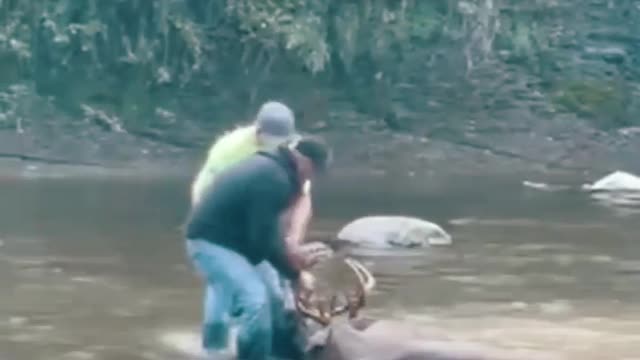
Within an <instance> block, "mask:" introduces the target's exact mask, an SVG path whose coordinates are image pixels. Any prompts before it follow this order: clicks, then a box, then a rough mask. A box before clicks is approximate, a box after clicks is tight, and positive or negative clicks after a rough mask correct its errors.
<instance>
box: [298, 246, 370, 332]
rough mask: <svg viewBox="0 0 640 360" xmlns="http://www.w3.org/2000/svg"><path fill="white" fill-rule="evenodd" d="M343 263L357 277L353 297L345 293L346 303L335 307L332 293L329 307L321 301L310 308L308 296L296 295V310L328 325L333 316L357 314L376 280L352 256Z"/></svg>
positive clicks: (352, 315) (352, 316)
mask: <svg viewBox="0 0 640 360" xmlns="http://www.w3.org/2000/svg"><path fill="white" fill-rule="evenodd" d="M344 261H345V263H346V264H347V265H348V266H349V267H350V268H351V269H352V270H353V271H354V273H355V274H356V276H357V277H358V286H357V289H356V294H355V295H356V296H355V299H353V298H351V297H349V296H348V295H345V297H346V299H345V300H346V304H345V305H342V306H340V307H336V300H337V297H336V296H335V295H334V296H332V297H331V299H330V302H329V304H328V305H329V309H328V311H327V309H326V305H327V304H326V303H321V304H319V306H316V308H315V309H313V310H311V309H310V307H309V306H308V305H309V304H308V298H307V297H305V298H303V297H301V296H298V297H297V299H296V307H297V308H298V311H299V312H300V313H302V314H303V315H305V316H307V317H308V318H310V319H311V320H313V321H315V322H317V323H319V324H321V325H323V326H328V325H329V324H330V323H331V320H332V318H333V317H335V316H338V315H341V314H344V313H348V314H349V318H354V317H356V316H357V314H358V311H359V310H360V309H361V308H362V307H363V306H365V303H366V295H367V293H369V292H370V291H371V290H372V289H373V288H374V287H375V285H376V280H375V278H374V277H373V275H371V273H370V272H369V271H368V270H367V269H366V268H365V267H364V266H363V265H362V264H361V263H360V262H358V261H357V260H355V259H352V258H345V259H344Z"/></svg>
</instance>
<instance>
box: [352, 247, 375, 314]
mask: <svg viewBox="0 0 640 360" xmlns="http://www.w3.org/2000/svg"><path fill="white" fill-rule="evenodd" d="M345 262H346V263H347V265H348V266H349V267H350V268H351V269H352V270H353V271H354V272H355V274H356V276H357V277H358V287H357V289H356V293H355V299H353V300H352V299H349V300H350V301H349V302H348V309H347V310H348V311H349V318H355V317H356V316H358V312H359V311H360V309H361V308H363V307H364V306H365V305H366V295H367V293H369V292H370V291H371V290H372V289H373V288H374V287H375V285H376V280H375V278H374V277H373V275H371V273H370V272H369V270H367V269H366V268H365V267H364V266H363V265H362V264H361V263H360V262H359V261H357V260H355V259H352V258H346V259H345Z"/></svg>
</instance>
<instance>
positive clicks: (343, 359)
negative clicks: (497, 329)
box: [296, 258, 551, 360]
mask: <svg viewBox="0 0 640 360" xmlns="http://www.w3.org/2000/svg"><path fill="white" fill-rule="evenodd" d="M342 264H343V265H342V269H344V265H345V264H346V265H347V267H348V269H351V270H352V273H353V274H354V275H355V276H351V278H355V280H356V284H357V285H356V287H355V289H351V291H349V290H347V291H344V292H343V294H341V295H342V296H338V295H327V294H329V293H330V292H327V291H328V289H329V288H330V285H329V284H328V283H325V284H319V287H318V288H317V289H318V290H321V291H319V292H315V291H314V293H307V294H297V295H296V306H297V308H298V311H299V312H300V313H301V314H302V316H304V317H306V318H307V320H309V321H310V322H311V323H310V324H309V326H308V328H307V330H308V332H309V344H308V346H309V349H308V359H311V360H355V359H358V360H508V359H510V360H515V359H522V360H524V359H526V360H533V359H543V358H544V359H551V358H550V357H548V356H546V355H545V356H544V357H538V356H537V355H533V354H531V353H528V354H526V355H522V354H518V355H517V356H516V354H513V353H504V352H502V351H498V350H497V349H490V348H485V347H480V346H477V345H474V344H467V343H463V342H454V341H424V340H422V339H416V338H415V336H413V335H412V334H410V332H409V331H407V330H408V327H407V325H406V324H405V323H401V322H394V321H387V320H370V319H364V318H360V317H358V312H359V310H360V309H361V308H362V307H363V306H364V305H365V303H366V295H367V294H368V293H370V291H371V290H372V289H373V288H374V287H375V284H376V281H375V278H374V277H373V275H371V273H370V272H369V271H368V270H367V269H366V268H365V267H364V266H363V265H362V264H360V263H359V262H357V261H356V260H354V259H350V258H347V259H344V261H343V262H342ZM323 265H326V267H324V269H323V270H325V271H327V270H328V271H329V272H333V273H334V276H336V275H337V276H338V277H340V280H343V281H344V280H345V279H348V278H349V276H348V275H345V274H344V272H342V274H340V273H341V271H340V270H339V269H340V268H341V266H340V264H339V263H338V262H336V261H334V260H333V259H332V260H330V261H328V262H327V263H326V264H323ZM324 292H327V293H325V294H323V293H324ZM334 293H335V292H334ZM341 314H348V319H346V321H344V320H343V321H336V320H338V319H336V317H337V316H339V315H341ZM314 325H315V326H314Z"/></svg>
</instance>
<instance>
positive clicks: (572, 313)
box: [0, 178, 640, 359]
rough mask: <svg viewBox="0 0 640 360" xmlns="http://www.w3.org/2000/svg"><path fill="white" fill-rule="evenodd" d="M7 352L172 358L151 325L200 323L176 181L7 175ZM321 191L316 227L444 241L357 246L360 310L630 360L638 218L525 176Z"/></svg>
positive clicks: (0, 237) (2, 257) (638, 274)
mask: <svg viewBox="0 0 640 360" xmlns="http://www.w3.org/2000/svg"><path fill="white" fill-rule="evenodd" d="M2 182H4V183H3V184H2V186H0V198H1V199H2V202H0V241H1V242H0V245H1V246H0V285H2V289H3V296H2V297H0V356H3V358H8V359H45V358H46V359H168V358H175V357H171V356H169V355H168V354H169V353H168V349H165V348H163V347H162V346H160V345H159V340H158V338H159V336H160V335H159V334H163V333H165V334H166V333H167V332H171V331H179V330H180V329H189V331H192V332H195V331H197V330H198V326H199V316H200V288H199V282H198V279H197V278H196V277H195V276H194V275H193V274H192V273H191V270H190V268H189V267H188V266H187V262H186V261H185V258H184V253H183V248H182V245H183V244H182V239H181V238H180V231H179V225H180V224H181V222H182V220H183V219H184V216H185V212H186V209H187V204H186V195H187V183H186V180H185V179H182V180H181V179H170V180H164V181H159V180H156V181H154V180H150V179H146V180H136V179H132V178H129V179H124V178H123V179H110V180H97V179H94V180H90V179H50V180H29V181H25V180H16V179H14V180H7V179H4V180H2ZM391 185H392V184H390V183H388V182H385V181H384V180H379V181H367V182H366V183H364V182H362V181H351V182H350V181H342V182H340V181H338V182H336V183H334V184H331V185H328V184H327V185H325V186H318V188H317V189H316V190H317V194H316V199H317V201H316V206H317V208H316V216H317V217H316V219H315V220H314V223H313V228H312V231H311V236H312V237H313V238H314V239H318V240H324V239H328V238H331V237H333V236H335V234H336V233H337V231H338V230H339V228H340V226H342V225H344V224H345V223H347V222H348V221H350V220H352V219H353V218H356V217H358V216H362V215H370V214H382V213H386V214H406V215H412V216H419V217H423V218H427V219H430V220H432V221H436V222H438V223H440V224H443V225H444V227H445V228H446V229H447V230H448V231H450V232H451V233H452V235H453V238H454V244H453V245H452V246H449V247H442V248H431V249H424V250H415V251H410V252H407V251H404V252H396V253H394V254H393V256H390V255H392V254H390V253H385V252H371V251H369V252H362V251H361V252H356V253H355V255H356V256H358V257H361V258H362V259H363V260H364V261H365V263H366V264H368V265H369V266H370V267H371V269H372V270H373V272H374V274H375V275H376V277H377V278H378V287H377V289H376V292H375V294H374V295H373V296H372V299H371V301H370V305H369V309H368V311H369V312H370V313H371V314H372V315H377V316H380V317H393V318H397V319H405V320H406V321H407V323H408V324H414V325H416V326H418V325H420V326H421V327H424V328H425V329H427V330H428V334H429V336H431V337H441V338H443V339H444V338H455V339H464V340H474V341H480V342H484V343H487V344H494V345H499V346H503V347H506V348H526V349H534V350H535V349H543V350H547V351H548V350H553V351H555V352H557V353H558V354H559V355H563V356H566V358H567V359H577V358H580V359H604V358H606V359H625V358H626V359H629V358H632V357H633V356H637V354H638V348H637V344H640V335H639V334H640V305H638V303H639V302H638V300H639V299H640V243H639V242H638V237H637V230H638V228H639V227H640V225H638V223H637V219H638V217H637V216H636V215H635V214H633V213H624V214H620V213H616V212H614V211H611V209H610V208H608V207H606V206H602V204H599V203H598V202H597V201H594V200H593V199H591V198H588V197H586V196H585V195H584V194H580V193H577V192H571V191H568V192H556V193H546V192H537V191H532V190H527V189H524V188H522V186H521V185H520V182H519V181H507V182H504V183H499V182H486V183H485V182H482V181H473V182H471V183H468V184H464V183H460V184H449V185H448V186H447V187H432V188H429V187H428V186H425V187H420V186H422V185H416V186H417V187H419V188H411V187H408V186H403V187H401V188H398V187H395V186H391Z"/></svg>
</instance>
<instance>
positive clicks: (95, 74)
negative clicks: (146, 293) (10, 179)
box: [0, 0, 640, 129]
mask: <svg viewBox="0 0 640 360" xmlns="http://www.w3.org/2000/svg"><path fill="white" fill-rule="evenodd" d="M612 4H613V3H612V2H608V1H604V0H603V1H592V2H590V3H589V4H584V3H583V2H579V1H577V0H575V1H574V0H570V1H565V2H558V1H554V0H535V1H533V0H532V1H528V2H522V1H515V0H466V1H465V0H430V1H420V0H394V1H390V0H386V1H384V0H383V1H372V0H361V1H345V0H324V1H323V0H261V1H254V0H181V1H178V0H110V1H98V0H86V1H77V0H50V1H38V0H20V1H18V0H0V64H1V65H2V66H1V67H0V86H3V87H8V86H11V85H13V84H15V83H18V82H21V81H30V82H33V83H34V84H35V89H36V90H37V92H38V93H39V94H41V95H45V96H48V95H52V96H54V98H55V100H56V102H57V104H58V106H59V107H61V108H63V109H65V110H67V111H70V112H77V113H81V112H82V111H84V112H85V113H86V111H87V107H89V108H94V107H99V108H100V109H102V110H101V111H106V112H109V113H112V114H117V116H119V117H120V118H122V119H123V120H124V121H125V123H126V127H127V128H130V129H134V128H139V129H143V128H149V127H150V126H151V127H153V126H156V127H161V126H169V123H170V122H171V121H174V120H169V119H175V117H171V116H169V117H168V116H160V115H158V114H166V111H168V110H171V111H173V112H180V113H181V116H182V117H185V118H196V119H198V120H209V117H210V115H209V114H210V113H218V114H222V113H223V112H224V111H225V109H228V108H232V107H234V106H235V107H237V108H241V109H242V108H247V105H254V103H255V102H256V101H259V100H261V99H263V98H265V97H273V96H279V97H285V98H292V99H294V100H292V101H293V102H294V103H295V102H296V101H297V100H295V97H296V95H298V94H300V93H301V92H306V93H310V92H311V91H308V89H311V88H314V87H321V88H323V89H328V91H329V92H331V93H332V94H333V93H339V94H341V96H342V97H343V98H345V99H347V101H348V102H349V103H351V104H353V105H354V106H355V108H356V109H357V110H358V111H364V112H369V113H373V114H376V115H378V116H382V117H385V116H387V115H388V113H389V112H391V113H393V114H397V113H400V114H402V113H408V114H411V113H414V114H415V113H419V112H425V111H433V108H434V107H436V108H437V107H438V106H440V107H444V108H447V106H449V105H450V104H447V101H451V102H455V101H461V100H462V99H465V101H466V102H468V103H470V104H471V103H472V102H473V99H476V98H475V97H474V96H475V95H477V94H478V92H482V91H485V90H487V89H489V92H493V93H492V94H491V97H490V98H487V97H486V96H484V95H483V96H481V97H480V98H477V99H478V100H477V103H478V104H477V106H483V104H487V103H497V102H499V99H497V97H499V96H500V94H501V91H504V92H507V91H512V90H513V87H512V86H511V85H512V83H513V81H511V83H509V84H508V85H509V86H505V83H504V82H500V81H498V80H496V79H497V78H501V77H500V76H499V75H497V74H499V72H502V73H503V74H504V73H509V72H511V73H515V74H518V76H520V77H521V78H523V79H524V80H523V81H525V82H526V81H529V80H527V79H528V77H529V76H534V77H535V78H536V81H539V82H540V88H541V89H549V91H552V90H557V89H558V87H559V86H560V87H561V86H562V81H564V77H567V81H569V80H570V81H572V82H571V83H572V84H573V83H574V82H575V81H574V80H575V79H577V78H580V77H581V76H584V74H585V70H584V66H582V63H576V62H575V61H573V60H572V59H571V58H572V57H574V58H575V52H571V51H569V50H567V49H572V48H573V49H577V48H583V49H584V48H585V47H588V46H592V47H593V46H596V47H597V45H589V42H591V43H594V42H595V40H594V36H595V35H594V32H593V31H592V30H593V28H594V27H597V26H600V25H602V26H601V29H603V30H602V31H600V34H601V35H602V34H604V33H607V34H614V35H610V37H609V39H608V40H609V41H611V42H615V43H616V46H620V48H621V49H622V50H621V53H622V55H620V56H622V57H623V60H622V61H623V62H622V63H618V64H613V63H614V62H612V61H605V62H603V63H602V64H601V65H594V66H600V68H598V69H597V70H595V71H591V73H590V76H592V77H595V78H597V77H602V76H604V77H606V76H610V75H611V73H612V71H613V72H615V73H616V74H617V75H620V76H622V77H624V78H625V79H626V80H629V79H632V80H635V79H637V77H638V74H637V71H636V70H633V69H636V68H637V66H636V65H637V62H638V58H637V56H636V55H634V54H637V52H640V50H638V49H637V45H636V47H635V48H633V49H631V48H630V47H632V45H630V44H632V43H633V41H634V40H637V39H635V38H633V35H627V39H621V38H615V36H617V35H615V34H624V33H627V34H638V33H639V32H638V31H635V32H634V29H635V30H638V29H637V27H638V25H637V24H639V23H640V21H639V19H640V15H639V14H638V13H639V11H638V8H637V2H634V1H632V0H621V1H619V2H616V3H615V4H613V5H612ZM594 14H595V15H594ZM576 16H577V17H576ZM589 17H590V18H589ZM585 18H587V19H589V20H587V21H585V20H584V19H585ZM605 30H606V31H605ZM607 31H608V32H607ZM605 36H606V35H605ZM636 43H637V41H636ZM619 44H622V45H619ZM632 50H633V51H632ZM634 51H637V52H634ZM629 54H631V55H629ZM609 55H610V57H611V56H613V57H615V54H613V55H611V54H609ZM602 57H605V56H604V55H603V56H602ZM605 60H606V59H605ZM612 64H613V65H612ZM560 68H561V69H562V71H560V70H559V69H560ZM487 69H489V70H492V71H493V73H487ZM611 69H614V70H611ZM633 71H636V72H635V73H634V72H633ZM560 73H562V74H563V76H562V79H563V80H562V81H560V82H558V78H559V76H558V75H559V74H560ZM483 74H484V75H483ZM603 74H604V75H603ZM570 78H572V79H570ZM603 81H604V80H603ZM606 81H608V80H606ZM545 87H546V88H545ZM573 88H575V86H574V87H573ZM505 96H507V95H505ZM574 98H575V97H574ZM587 98H588V97H587ZM240 100H241V101H240ZM247 101H248V102H249V104H247ZM434 104H435V105H434ZM625 104H626V102H625ZM470 106H471V105H470ZM430 107H431V108H430ZM587 107H588V106H587ZM83 109H84V110H83ZM167 109H168V110H167ZM163 111H164V113H163ZM229 111H230V110H229ZM394 116H395V115H394ZM400 117H402V116H400Z"/></svg>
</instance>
